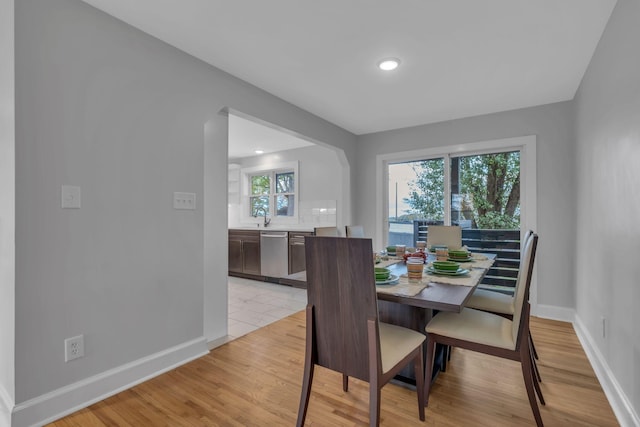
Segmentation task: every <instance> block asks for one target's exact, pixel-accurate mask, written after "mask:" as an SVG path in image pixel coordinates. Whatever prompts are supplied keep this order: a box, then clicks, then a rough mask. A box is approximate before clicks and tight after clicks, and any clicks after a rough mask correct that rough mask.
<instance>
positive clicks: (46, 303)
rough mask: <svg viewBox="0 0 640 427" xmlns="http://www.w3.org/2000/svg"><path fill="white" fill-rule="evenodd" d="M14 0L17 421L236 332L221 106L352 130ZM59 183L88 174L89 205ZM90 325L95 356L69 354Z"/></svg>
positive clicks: (76, 16)
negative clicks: (71, 198)
mask: <svg viewBox="0 0 640 427" xmlns="http://www.w3.org/2000/svg"><path fill="white" fill-rule="evenodd" d="M15 6H16V18H15V25H16V33H15V34H16V36H15V37H16V39H15V41H16V44H15V49H16V64H15V65H16V84H15V91H16V92H15V93H16V169H15V170H16V172H15V173H16V205H15V208H16V212H17V216H16V226H15V228H16V246H17V249H16V279H15V281H16V296H15V313H16V321H15V354H16V361H15V401H16V408H15V411H14V415H13V422H14V426H15V427H18V426H23V425H32V424H40V423H42V422H43V420H51V419H52V417H53V418H55V417H57V416H61V415H63V414H64V413H66V412H68V411H71V410H74V409H78V408H79V407H82V406H83V405H85V404H87V403H89V402H91V401H94V400H95V399H100V398H103V397H106V396H107V395H109V394H111V393H114V392H116V391H117V390H119V389H120V388H122V387H126V386H129V385H132V384H134V383H136V382H138V381H142V380H143V379H145V378H147V377H148V376H152V375H155V374H157V373H159V372H162V371H163V370H166V369H170V368H171V367H172V366H175V365H176V364H180V363H184V362H185V361H187V360H189V359H190V358H193V357H197V356H199V355H201V354H203V353H204V352H206V341H207V340H212V339H215V338H218V337H220V336H222V335H224V334H226V317H227V308H226V307H227V304H226V295H227V294H226V287H227V281H226V270H227V263H226V245H220V244H219V242H220V240H221V239H225V240H226V229H227V220H226V207H225V206H224V204H223V203H222V204H220V203H219V205H220V206H221V209H219V210H216V209H214V208H211V205H210V202H211V201H212V200H213V201H214V203H215V201H216V200H217V201H226V197H227V196H226V193H227V192H226V176H227V174H226V171H227V156H226V152H227V151H226V146H227V136H226V135H227V132H226V117H222V116H220V115H219V112H220V111H222V110H224V109H225V108H235V109H237V110H239V111H245V112H247V113H248V114H251V115H252V116H254V117H259V118H263V119H264V120H266V121H269V122H272V123H276V124H279V125H281V126H282V127H285V128H288V129H292V130H293V131H295V132H298V133H300V134H302V135H308V136H309V137H310V138H313V139H315V140H318V141H323V142H324V143H326V144H329V145H334V146H336V147H339V148H341V149H344V150H345V152H347V156H348V158H349V161H351V159H352V158H351V157H349V156H351V155H352V154H351V153H352V152H353V149H354V148H353V145H354V144H355V137H354V136H353V135H352V134H350V133H348V132H346V131H344V130H342V129H340V128H338V127H336V126H334V125H332V124H330V123H328V122H326V121H324V120H321V119H319V118H318V117H315V116H313V115H311V114H309V113H307V112H305V111H303V110H300V109H299V108H297V107H294V106H292V105H291V104H288V103H286V102H284V101H282V100H281V99H278V98H276V97H274V96H272V95H270V94H268V93H266V92H264V91H261V90H259V89H257V88H255V87H254V86H251V85H249V84H247V83H246V82H243V81H241V80H239V79H237V78H235V77H233V76H230V75H228V74H226V73H224V72H222V71H220V70H218V69H216V68H214V67H211V66H210V65H207V64H205V63H203V62H201V61H199V60H197V59H195V58H193V57H191V56H189V55H187V54H185V53H184V52H181V51H179V50H178V49H175V48H173V47H171V46H169V45H167V44H165V43H163V42H161V41H159V40H157V39H155V38H153V37H151V36H149V35H147V34H144V33H142V32H140V31H139V30H136V29H134V28H132V27H130V26H128V25H126V24H124V23H123V22H121V21H118V20H116V19H114V18H113V17H111V16H109V15H107V14H105V13H103V12H100V11H98V10H97V9H94V8H93V7H91V6H89V5H87V4H86V3H84V2H81V1H80V0H56V1H55V2H53V1H50V0H21V1H20V2H16V5H15ZM212 120H213V121H212ZM211 121H212V122H211ZM207 123H209V124H210V125H212V126H213V130H212V129H208V130H207V129H206V128H205V126H206V124H207ZM216 126H217V127H216ZM210 131H211V132H210ZM205 144H206V150H205ZM205 162H206V163H205ZM205 167H206V168H207V171H205ZM217 179H220V180H222V181H223V182H220V183H219V185H218V186H217V187H216V186H215V182H213V181H216V180H217ZM62 185H77V186H80V187H81V191H82V198H81V208H80V209H61V206H60V204H61V194H60V189H61V186H62ZM182 191H185V192H193V193H196V210H194V211H180V210H175V209H173V206H172V199H173V193H174V192H182ZM215 215H220V216H221V217H220V218H219V220H218V221H210V219H211V218H212V217H213V216H215ZM205 216H207V220H205ZM3 315H4V314H3ZM79 334H83V335H84V341H85V356H84V357H83V358H80V359H77V360H73V361H71V362H67V363H65V361H64V352H63V342H64V339H65V338H68V337H73V336H75V335H79ZM2 351H4V347H3V350H2ZM0 357H1V356H0Z"/></svg>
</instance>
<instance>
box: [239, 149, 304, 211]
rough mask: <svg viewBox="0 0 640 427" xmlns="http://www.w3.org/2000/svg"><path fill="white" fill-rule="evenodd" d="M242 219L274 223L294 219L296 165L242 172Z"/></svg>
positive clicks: (296, 180)
mask: <svg viewBox="0 0 640 427" xmlns="http://www.w3.org/2000/svg"><path fill="white" fill-rule="evenodd" d="M242 175H243V177H244V182H245V188H246V192H245V194H246V196H245V197H244V198H243V205H244V206H243V211H244V212H245V217H258V216H267V217H270V218H272V219H275V220H276V221H277V220H284V221H287V220H291V219H293V218H297V201H298V165H297V162H296V163H295V164H287V165H279V166H278V167H274V168H270V169H259V168H250V169H243V170H242Z"/></svg>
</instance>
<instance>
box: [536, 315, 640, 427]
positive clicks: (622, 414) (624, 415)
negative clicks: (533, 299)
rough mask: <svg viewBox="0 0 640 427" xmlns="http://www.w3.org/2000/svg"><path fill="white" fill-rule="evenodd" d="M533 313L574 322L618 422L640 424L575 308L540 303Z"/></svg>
mask: <svg viewBox="0 0 640 427" xmlns="http://www.w3.org/2000/svg"><path fill="white" fill-rule="evenodd" d="M531 314H532V315H533V316H537V317H542V318H545V319H552V320H560V321H564V322H570V323H573V328H574V330H575V331H576V335H577V336H578V339H579V340H580V344H581V345H582V348H583V349H584V352H585V354H586V355H587V358H588V359H589V363H591V367H592V368H593V370H594V372H595V374H596V377H597V378H598V381H599V382H600V385H601V386H602V390H603V391H604V394H605V396H607V399H608V400H609V404H610V405H611V409H613V413H614V414H615V415H616V418H617V419H618V422H619V423H620V425H621V426H622V427H632V426H636V427H637V426H640V418H639V417H638V414H637V413H636V411H635V410H634V409H633V405H632V404H631V402H630V401H629V399H628V398H627V395H626V394H625V393H624V391H623V390H622V388H621V387H620V384H619V383H618V380H616V378H615V376H614V375H613V372H612V371H611V368H609V364H608V363H607V361H606V360H605V358H604V357H603V356H602V353H601V352H600V350H599V349H598V347H597V346H596V344H595V341H594V340H593V338H592V337H591V335H590V334H589V332H588V331H587V328H586V327H585V326H584V323H582V320H581V319H580V317H579V316H578V315H577V314H576V311H575V310H574V309H573V308H565V307H556V306H552V305H543V304H538V305H536V306H535V307H532V310H531Z"/></svg>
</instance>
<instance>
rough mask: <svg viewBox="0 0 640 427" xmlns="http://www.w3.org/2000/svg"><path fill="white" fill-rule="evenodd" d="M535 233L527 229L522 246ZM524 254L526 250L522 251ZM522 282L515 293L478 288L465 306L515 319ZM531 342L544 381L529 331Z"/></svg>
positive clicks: (534, 362)
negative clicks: (516, 298)
mask: <svg viewBox="0 0 640 427" xmlns="http://www.w3.org/2000/svg"><path fill="white" fill-rule="evenodd" d="M532 235H533V231H531V230H527V232H526V233H525V235H524V239H523V240H522V244H521V245H520V247H521V248H524V247H525V246H526V245H527V242H528V240H529V239H530V238H531V236H532ZM522 254H524V251H523V252H522ZM520 262H522V255H521V256H520ZM520 283H521V282H517V283H516V288H514V291H513V292H514V295H513V296H511V295H506V294H503V293H501V292H496V291H490V290H487V289H476V290H475V291H474V292H473V294H471V297H470V298H469V300H468V301H467V302H466V304H465V306H466V307H469V308H474V309H476V310H482V311H486V312H489V313H494V314H497V315H500V316H503V317H506V318H507V319H513V313H514V312H515V304H516V300H515V294H516V293H517V292H518V289H517V286H518V285H519V284H520ZM527 299H528V296H527ZM529 344H530V346H531V355H532V356H533V359H532V363H533V368H534V373H535V375H536V379H537V380H538V381H542V377H541V376H540V371H539V370H538V366H537V364H536V359H539V357H538V352H537V351H536V347H535V345H534V343H533V337H532V336H531V333H529Z"/></svg>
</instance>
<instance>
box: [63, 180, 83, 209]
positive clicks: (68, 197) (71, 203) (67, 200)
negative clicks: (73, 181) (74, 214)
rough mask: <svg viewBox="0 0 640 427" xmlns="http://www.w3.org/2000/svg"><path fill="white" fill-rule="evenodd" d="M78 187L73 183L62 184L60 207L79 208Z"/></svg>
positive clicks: (79, 194)
mask: <svg viewBox="0 0 640 427" xmlns="http://www.w3.org/2000/svg"><path fill="white" fill-rule="evenodd" d="M80 199H81V192H80V187H78V186H75V185H63V186H62V209H80Z"/></svg>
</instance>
